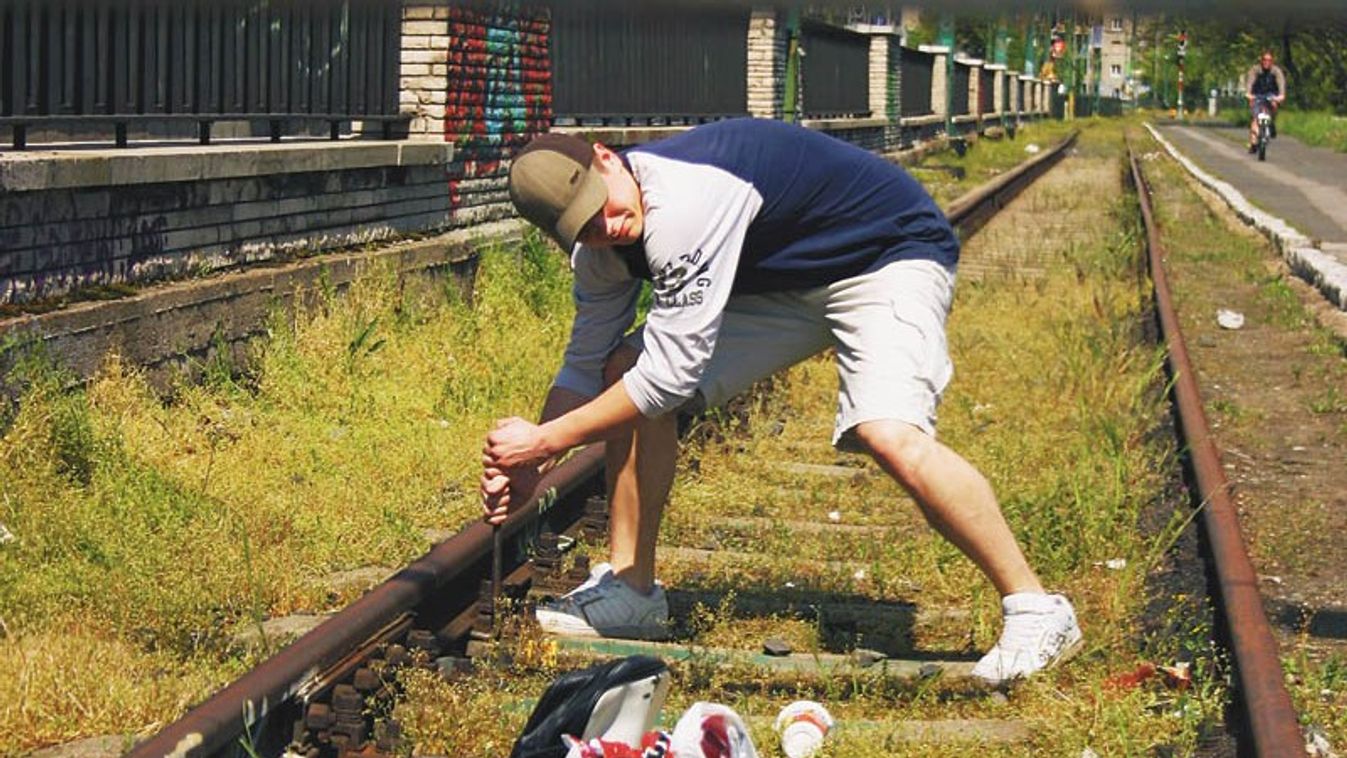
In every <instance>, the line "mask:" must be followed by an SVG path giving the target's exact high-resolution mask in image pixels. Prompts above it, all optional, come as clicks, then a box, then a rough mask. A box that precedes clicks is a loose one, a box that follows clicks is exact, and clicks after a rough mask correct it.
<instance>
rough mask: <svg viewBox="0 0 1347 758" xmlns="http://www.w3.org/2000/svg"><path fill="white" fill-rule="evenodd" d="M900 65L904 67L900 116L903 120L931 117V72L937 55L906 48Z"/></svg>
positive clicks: (899, 94)
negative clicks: (915, 117)
mask: <svg viewBox="0 0 1347 758" xmlns="http://www.w3.org/2000/svg"><path fill="white" fill-rule="evenodd" d="M899 65H900V66H902V72H901V76H900V78H899V91H898V99H899V109H898V113H899V115H900V116H902V117H903V118H909V117H912V116H927V115H930V114H931V113H933V112H934V111H933V110H932V108H931V72H932V71H933V70H934V68H935V55H933V54H931V53H923V52H921V51H920V50H913V49H911V48H906V47H904V48H902V57H901V59H900V62H899Z"/></svg>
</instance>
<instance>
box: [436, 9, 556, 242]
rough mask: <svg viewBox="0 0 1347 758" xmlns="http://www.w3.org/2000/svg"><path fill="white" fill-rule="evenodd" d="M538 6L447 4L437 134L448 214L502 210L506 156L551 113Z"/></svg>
mask: <svg viewBox="0 0 1347 758" xmlns="http://www.w3.org/2000/svg"><path fill="white" fill-rule="evenodd" d="M549 26H550V22H549V20H548V16H547V13H546V12H545V11H526V10H500V9H488V8H485V7H478V8H472V7H464V6H450V16H449V57H448V64H449V65H448V79H449V81H448V88H449V91H448V97H447V104H446V107H445V124H444V128H445V139H447V140H448V141H450V142H453V143H454V162H453V164H452V165H451V167H450V179H449V197H450V207H451V208H452V209H453V213H454V216H455V219H456V220H458V221H461V222H463V223H476V222H479V221H484V220H488V219H491V218H499V217H502V216H505V215H508V214H509V213H510V212H511V211H510V208H509V197H508V193H507V192H506V189H505V179H506V173H507V171H508V166H509V163H508V161H509V159H510V157H511V156H512V155H513V154H514V152H515V151H516V150H518V149H519V147H521V146H522V145H523V144H524V143H526V142H528V140H529V139H531V138H532V137H533V136H534V135H535V134H538V133H541V132H545V131H547V129H548V127H549V125H550V124H551V120H552V70H551V63H550V60H549V47H548V33H549Z"/></svg>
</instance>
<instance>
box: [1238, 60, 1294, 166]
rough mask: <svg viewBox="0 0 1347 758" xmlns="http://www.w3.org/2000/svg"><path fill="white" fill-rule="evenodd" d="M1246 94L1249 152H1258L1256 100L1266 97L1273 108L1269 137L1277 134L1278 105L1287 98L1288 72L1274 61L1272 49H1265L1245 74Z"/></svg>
mask: <svg viewBox="0 0 1347 758" xmlns="http://www.w3.org/2000/svg"><path fill="white" fill-rule="evenodd" d="M1244 81H1245V87H1244V96H1245V97H1246V98H1248V100H1249V113H1250V120H1249V152H1250V153H1256V152H1258V109H1257V108H1255V107H1254V100H1255V99H1256V98H1259V97H1266V98H1267V101H1268V104H1269V105H1270V107H1271V108H1272V115H1273V116H1274V119H1273V121H1272V123H1271V125H1270V128H1269V130H1268V136H1269V137H1276V136H1277V121H1276V119H1275V116H1276V115H1277V106H1279V105H1281V104H1282V101H1283V100H1285V99H1286V74H1283V73H1282V70H1281V67H1280V66H1278V65H1277V64H1275V63H1273V62H1272V51H1271V50H1264V51H1263V55H1262V57H1261V58H1260V59H1259V61H1258V63H1256V64H1255V65H1254V67H1253V68H1251V69H1249V72H1248V73H1247V74H1245V75H1244Z"/></svg>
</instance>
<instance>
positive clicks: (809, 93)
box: [800, 21, 870, 118]
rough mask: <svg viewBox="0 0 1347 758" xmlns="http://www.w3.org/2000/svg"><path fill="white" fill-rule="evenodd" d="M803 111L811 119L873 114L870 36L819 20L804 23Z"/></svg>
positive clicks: (802, 34) (802, 40)
mask: <svg viewBox="0 0 1347 758" xmlns="http://www.w3.org/2000/svg"><path fill="white" fill-rule="evenodd" d="M801 45H802V47H803V48H804V57H803V59H802V60H801V63H800V69H801V71H800V74H801V76H800V78H801V88H802V89H803V95H802V97H801V99H802V101H803V104H802V107H801V112H802V114H803V115H804V116H806V117H809V118H823V117H830V116H865V115H869V113H870V37H869V36H867V35H865V34H861V33H859V32H853V31H849V30H847V29H841V28H839V27H835V26H830V25H828V24H821V23H816V22H808V21H807V22H805V23H804V24H802V25H801Z"/></svg>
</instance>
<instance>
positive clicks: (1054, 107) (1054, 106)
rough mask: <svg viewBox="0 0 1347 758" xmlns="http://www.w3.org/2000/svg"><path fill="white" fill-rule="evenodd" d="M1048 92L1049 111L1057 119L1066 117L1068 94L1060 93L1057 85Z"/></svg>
mask: <svg viewBox="0 0 1347 758" xmlns="http://www.w3.org/2000/svg"><path fill="white" fill-rule="evenodd" d="M1048 92H1049V94H1048V109H1049V110H1048V112H1049V113H1050V114H1051V115H1052V117H1053V118H1055V119H1063V118H1066V95H1063V94H1061V93H1059V92H1058V91H1057V88H1056V87H1053V88H1052V89H1051V90H1049V91H1048Z"/></svg>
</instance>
